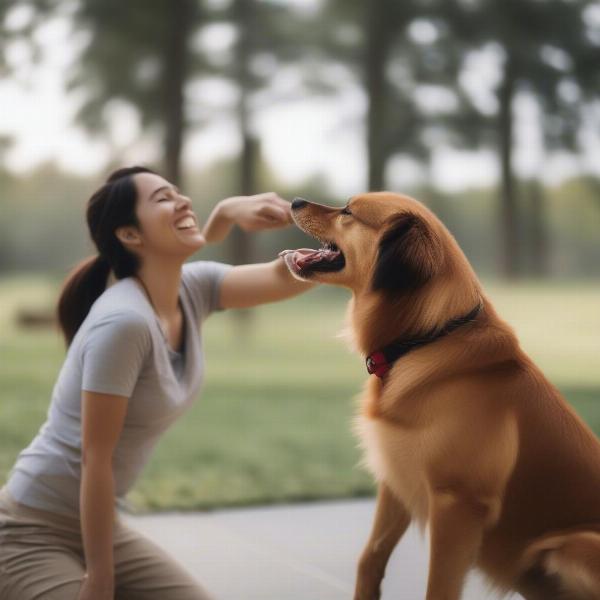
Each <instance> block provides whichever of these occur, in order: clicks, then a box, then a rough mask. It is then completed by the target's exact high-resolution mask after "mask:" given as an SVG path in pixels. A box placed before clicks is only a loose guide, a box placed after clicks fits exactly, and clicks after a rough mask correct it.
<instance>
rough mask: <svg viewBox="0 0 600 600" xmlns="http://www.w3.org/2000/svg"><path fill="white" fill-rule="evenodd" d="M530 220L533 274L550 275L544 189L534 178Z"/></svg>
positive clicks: (530, 192)
mask: <svg viewBox="0 0 600 600" xmlns="http://www.w3.org/2000/svg"><path fill="white" fill-rule="evenodd" d="M529 221H530V227H529V236H530V240H529V248H530V252H531V268H532V274H533V275H534V276H535V277H540V278H541V277H545V276H547V275H548V265H549V255H548V251H549V245H548V233H547V222H546V203H545V197H544V189H543V187H542V184H541V182H540V181H538V180H533V181H532V182H531V184H530V187H529Z"/></svg>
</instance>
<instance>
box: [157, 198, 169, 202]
mask: <svg viewBox="0 0 600 600" xmlns="http://www.w3.org/2000/svg"><path fill="white" fill-rule="evenodd" d="M165 200H168V198H159V199H158V201H159V202H163V201H165Z"/></svg>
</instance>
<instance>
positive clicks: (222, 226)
mask: <svg viewBox="0 0 600 600" xmlns="http://www.w3.org/2000/svg"><path fill="white" fill-rule="evenodd" d="M290 223H292V210H291V207H290V203H289V202H287V201H286V200H284V199H283V198H281V197H280V196H278V195H277V194H275V193H274V192H267V193H264V194H255V195H254V196H234V197H233V198H227V199H226V200H222V201H221V202H219V204H217V206H216V207H215V209H214V210H213V212H212V213H211V214H210V216H209V218H208V221H207V222H206V225H205V226H204V229H203V232H202V233H203V234H204V237H205V238H206V241H207V242H220V241H221V240H223V239H224V238H225V237H226V236H227V234H228V233H229V231H230V229H231V227H232V226H233V225H234V224H235V225H238V226H239V227H240V228H241V229H243V230H244V231H261V230H263V229H277V228H280V227H285V226H287V225H289V224H290Z"/></svg>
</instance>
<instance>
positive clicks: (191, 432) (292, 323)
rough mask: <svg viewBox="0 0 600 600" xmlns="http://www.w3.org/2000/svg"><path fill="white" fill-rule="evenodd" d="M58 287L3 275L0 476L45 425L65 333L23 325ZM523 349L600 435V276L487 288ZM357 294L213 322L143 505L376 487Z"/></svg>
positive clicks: (311, 297)
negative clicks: (354, 427)
mask: <svg viewBox="0 0 600 600" xmlns="http://www.w3.org/2000/svg"><path fill="white" fill-rule="evenodd" d="M56 289H57V284H56V283H53V282H51V281H45V280H43V279H39V278H37V279H36V278H11V279H4V280H1V279H0V483H1V482H3V481H4V479H5V476H6V474H7V473H8V470H9V468H10V466H11V465H12V463H13V461H14V459H15V457H16V455H17V453H18V451H19V450H20V449H21V448H22V447H24V446H25V445H27V444H28V443H29V441H30V439H31V437H32V436H33V435H35V433H36V431H37V429H38V428H39V426H40V425H41V424H42V422H43V420H44V417H45V413H46V410H47V406H48V401H49V397H50V393H51V391H52V386H53V384H54V379H55V377H56V375H57V374H58V371H59V369H60V366H61V364H62V360H63V357H64V350H63V347H62V342H61V340H60V338H59V337H58V334H56V333H54V332H42V333H30V332H23V331H17V329H16V328H15V325H14V318H13V315H14V312H15V310H16V309H17V307H19V306H33V307H35V306H44V305H47V304H48V303H51V302H52V301H53V300H54V296H55V294H56ZM488 293H489V295H490V296H491V297H492V299H493V300H494V301H495V304H496V306H497V308H498V310H499V311H500V313H501V314H502V315H503V316H504V317H505V318H506V319H507V320H508V321H509V322H510V323H511V324H512V325H513V326H514V327H515V329H516V331H517V333H518V334H519V337H520V338H521V340H522V344H523V346H524V347H525V349H526V350H527V351H528V352H529V353H530V354H531V355H532V356H533V357H534V358H535V359H536V361H537V362H538V364H539V365H540V366H541V367H542V369H543V370H544V371H545V372H546V374H547V375H548V376H549V378H550V379H551V380H552V381H553V382H554V383H555V384H557V385H558V386H559V387H560V388H561V390H562V391H563V392H564V393H565V395H566V396H567V398H568V399H569V401H571V402H572V403H573V405H574V406H575V407H576V409H577V410H578V411H579V412H580V414H581V415H582V416H583V417H584V418H585V419H586V420H587V421H588V422H589V423H590V425H591V426H592V427H593V428H594V429H595V430H596V432H598V433H600V310H599V307H600V285H591V284H576V283H572V284H569V285H566V284H562V285H556V284H553V285H551V284H519V285H518V286H510V287H507V286H501V285H490V286H488ZM347 297H348V296H347V295H346V294H344V293H343V292H341V291H339V290H326V289H322V290H316V291H313V292H311V293H309V294H307V295H306V296H304V297H303V298H298V299H295V300H291V301H288V302H286V303H281V304H279V305H274V306H267V307H262V308H261V309H257V310H256V311H255V319H254V323H253V325H254V334H253V335H251V336H250V337H249V338H248V339H246V338H244V337H243V336H240V335H239V334H238V333H236V331H237V330H236V327H235V322H234V321H233V319H232V314H227V313H222V314H216V315H214V316H212V317H211V318H210V319H209V321H208V322H207V323H206V327H205V347H206V349H207V380H206V384H205V387H204V390H203V392H202V394H201V397H200V399H199V401H198V403H197V404H196V405H195V407H194V408H193V409H192V410H191V411H190V412H189V413H187V415H186V416H185V417H184V418H183V419H182V420H181V421H180V422H179V423H178V424H177V425H176V426H175V427H174V428H173V429H171V430H170V431H169V432H168V433H167V435H166V436H165V437H164V438H163V440H162V441H161V443H160V444H159V446H158V448H157V452H156V453H155V455H154V457H153V460H152V461H151V463H150V464H149V465H148V467H147V469H146V471H145V473H144V476H143V477H142V479H141V481H140V482H139V483H138V485H137V486H136V488H135V490H134V492H133V493H132V494H131V495H130V499H131V501H132V502H133V504H134V506H135V507H137V508H139V509H148V508H150V509H166V508H180V509H192V508H208V507H215V506H224V505H238V504H250V503H266V502H279V501H292V500H305V499H316V498H332V497H348V496H357V495H364V494H370V493H372V491H373V487H372V483H371V480H370V477H369V475H368V474H366V473H365V472H363V471H362V469H360V468H358V467H357V463H358V461H359V458H360V457H359V453H358V450H357V449H356V444H355V440H354V439H353V437H352V435H351V433H350V423H351V419H352V414H353V410H354V398H355V396H356V395H357V393H358V392H359V391H360V388H361V386H362V382H363V381H364V380H365V377H366V373H365V371H364V367H363V361H362V359H361V358H360V357H358V356H356V355H353V354H351V353H350V351H349V350H348V349H347V347H346V343H345V342H344V341H343V340H341V339H339V338H338V333H339V331H340V330H341V329H342V328H343V324H344V312H345V302H346V299H347Z"/></svg>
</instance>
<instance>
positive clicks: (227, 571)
mask: <svg viewBox="0 0 600 600" xmlns="http://www.w3.org/2000/svg"><path fill="white" fill-rule="evenodd" d="M373 511H374V502H373V500H351V501H343V502H326V503H318V504H302V505H292V506H277V507H265V508H251V509H243V510H221V511H216V512H206V513H187V514H185V513H184V514H182V513H167V514H165V513H162V514H155V515H144V516H128V517H127V520H128V521H129V522H130V524H131V525H132V526H133V527H135V528H136V529H138V530H140V531H142V532H143V533H145V534H146V535H148V536H149V537H150V538H152V539H154V540H155V541H156V542H158V543H159V544H160V545H161V546H162V547H163V548H165V549H167V550H168V551H169V552H170V553H171V554H172V555H173V556H174V557H176V558H177V559H178V560H179V561H180V562H181V563H182V564H184V565H185V566H186V567H187V568H188V570H189V571H190V572H192V573H193V574H194V575H195V576H197V577H198V579H199V580H200V581H202V582H203V584H204V586H205V587H206V588H207V589H208V590H209V591H210V592H212V593H213V595H214V596H215V598H216V600H351V599H352V591H353V584H354V565H355V563H356V560H357V557H358V556H359V554H360V551H361V549H362V546H363V544H364V542H365V540H366V539H367V536H368V533H369V530H370V526H371V519H372V516H373ZM427 560H428V548H427V543H426V540H425V539H423V538H422V537H421V535H420V533H419V531H418V530H417V529H415V528H411V529H410V530H409V531H408V532H407V533H406V535H405V537H404V538H403V540H402V542H401V543H400V544H399V545H398V547H397V548H396V550H395V551H394V554H393V555H392V559H391V561H390V564H389V566H388V571H387V573H388V574H387V576H386V579H385V582H384V587H383V598H382V600H422V599H423V597H424V590H425V583H426V576H427ZM496 598H497V596H496V595H494V594H492V593H491V592H489V591H488V590H487V589H486V587H485V585H484V584H483V583H482V581H481V580H480V579H479V578H478V577H476V576H472V577H471V578H470V580H469V582H468V584H467V587H466V589H465V593H464V594H463V600H492V599H494V600H495V599H496ZM519 598H520V596H511V597H510V600H518V599H519ZM507 600H508V599H507Z"/></svg>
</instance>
